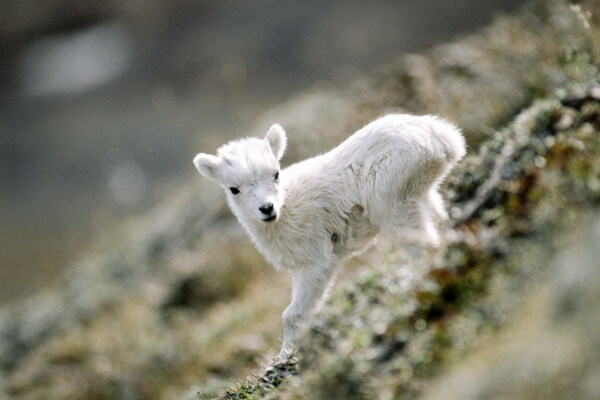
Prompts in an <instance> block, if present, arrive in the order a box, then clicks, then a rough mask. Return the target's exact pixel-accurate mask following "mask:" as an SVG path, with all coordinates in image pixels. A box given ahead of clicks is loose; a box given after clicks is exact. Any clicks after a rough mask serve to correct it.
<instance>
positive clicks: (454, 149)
mask: <svg viewBox="0 0 600 400" xmlns="http://www.w3.org/2000/svg"><path fill="white" fill-rule="evenodd" d="M431 118H432V121H431V130H432V132H433V133H434V135H435V136H436V137H437V138H438V140H439V141H440V143H441V144H442V146H443V147H444V150H445V154H446V160H447V161H448V162H449V163H450V164H452V165H454V164H456V163H457V162H458V161H459V160H460V159H461V158H463V157H464V156H465V154H466V153H467V149H466V143H465V138H464V137H463V135H462V133H461V131H460V129H458V127H457V126H456V125H454V124H452V123H450V122H448V121H446V120H444V119H441V118H439V117H435V116H431Z"/></svg>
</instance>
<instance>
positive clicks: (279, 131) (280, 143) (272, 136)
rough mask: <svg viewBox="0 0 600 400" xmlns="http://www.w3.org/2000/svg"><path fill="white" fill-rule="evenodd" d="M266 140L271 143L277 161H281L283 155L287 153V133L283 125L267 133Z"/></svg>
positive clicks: (276, 126)
mask: <svg viewBox="0 0 600 400" xmlns="http://www.w3.org/2000/svg"><path fill="white" fill-rule="evenodd" d="M265 140H266V141H267V142H268V143H269V146H271V150H273V154H274V155H275V158H277V161H279V160H281V157H283V153H285V147H286V146H287V138H286V137H285V131H284V130H283V128H282V127H281V125H279V124H275V125H273V126H272V127H271V129H269V131H268V132H267V135H266V136H265Z"/></svg>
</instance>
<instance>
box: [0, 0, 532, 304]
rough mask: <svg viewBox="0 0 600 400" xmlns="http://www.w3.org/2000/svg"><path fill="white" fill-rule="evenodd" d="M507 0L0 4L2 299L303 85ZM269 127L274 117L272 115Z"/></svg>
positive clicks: (43, 276)
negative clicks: (200, 155)
mask: <svg viewBox="0 0 600 400" xmlns="http://www.w3.org/2000/svg"><path fill="white" fill-rule="evenodd" d="M520 3H521V1H518V0H446V1H434V0H425V1H424V0H399V1H392V0H376V1H370V2H363V1H359V0H344V1H335V2H317V1H305V2H300V1H293V0H263V1H252V2H248V1H246V2H240V1H231V0H227V1H223V0H221V1H217V0H196V1H192V0H169V1H167V0H134V1H128V2H122V1H116V0H108V1H104V2H97V1H88V0H19V1H4V2H2V4H1V5H0V304H5V303H7V302H9V301H12V300H15V299H18V298H22V297H24V296H26V295H28V294H31V293H33V292H35V291H37V290H39V289H40V288H41V287H43V286H44V285H45V284H47V283H48V282H52V280H53V279H55V278H56V277H57V276H58V275H59V274H60V272H61V271H62V270H64V269H65V267H67V266H68V265H69V264H70V263H71V262H72V261H73V260H74V259H76V258H77V257H79V256H80V255H81V254H82V252H85V251H86V249H88V248H89V246H90V243H91V242H92V241H93V239H94V238H97V237H98V236H101V235H106V234H110V232H111V230H112V229H115V226H117V225H118V224H120V223H121V222H122V221H123V220H124V219H126V218H129V217H131V216H135V215H139V214H140V213H142V212H144V210H147V209H148V208H149V207H152V205H153V204H155V203H156V202H157V201H160V199H161V198H164V197H165V196H167V195H168V194H169V192H170V191H171V190H173V188H176V187H177V186H179V185H184V184H187V183H188V182H189V179H190V178H191V177H192V176H193V175H194V174H196V172H195V170H194V168H193V166H192V163H191V160H192V158H193V156H194V155H195V154H196V153H197V152H199V151H207V152H212V151H214V150H215V149H216V148H217V147H218V145H219V144H221V143H222V142H223V141H225V140H228V139H231V138H233V137H236V136H241V135H244V134H245V133H246V132H245V127H248V126H250V125H251V124H252V123H253V121H255V120H256V119H257V117H258V116H259V115H260V114H261V113H262V112H264V111H265V110H267V109H268V108H269V107H272V106H274V105H276V104H277V103H278V102H282V101H285V99H287V98H288V97H289V96H291V95H292V94H293V93H295V92H298V91H301V90H303V89H306V88H309V87H310V86H313V85H332V86H338V87H339V86H343V85H348V84H349V83H351V82H352V81H353V80H355V79H356V78H358V77H360V76H361V74H363V73H366V72H372V71H373V70H374V69H375V68H376V67H377V66H379V65H381V64H382V63H385V62H386V61H389V60H392V59H394V58H395V57H397V56H398V55H400V54H402V53H406V52H411V51H417V50H422V49H424V48H426V47H429V46H432V45H434V44H436V43H439V42H445V41H449V40H451V39H452V38H454V37H457V35H461V34H465V33H467V32H469V31H471V30H473V29H475V28H477V27H479V26H483V25H485V24H486V23H487V22H489V21H490V20H491V19H492V17H493V16H494V15H495V14H496V13H499V12H509V11H511V10H513V9H514V8H515V7H517V6H518V5H519V4H520ZM273 122H276V121H273Z"/></svg>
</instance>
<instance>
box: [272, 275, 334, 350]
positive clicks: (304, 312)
mask: <svg viewBox="0 0 600 400" xmlns="http://www.w3.org/2000/svg"><path fill="white" fill-rule="evenodd" d="M330 279H331V269H330V268H328V269H323V270H318V271H313V270H306V269H302V270H296V271H292V302H291V303H290V305H289V306H288V307H287V308H286V309H285V311H284V312H283V344H282V346H281V351H280V353H279V355H280V356H281V355H282V354H283V353H285V352H286V351H287V350H290V347H291V345H292V344H296V341H297V339H298V338H299V337H300V334H301V333H302V329H303V324H304V322H305V321H306V318H307V317H308V314H309V313H310V312H311V310H312V309H313V308H314V307H315V305H316V304H317V302H318V301H319V300H320V299H321V297H322V296H323V293H324V292H325V289H326V288H327V285H328V284H329V281H330Z"/></svg>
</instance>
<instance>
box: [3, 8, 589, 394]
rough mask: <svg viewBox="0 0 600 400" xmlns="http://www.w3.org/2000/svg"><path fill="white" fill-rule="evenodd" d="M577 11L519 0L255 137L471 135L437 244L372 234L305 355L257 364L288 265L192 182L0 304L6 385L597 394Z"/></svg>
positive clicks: (307, 104) (301, 98)
mask: <svg viewBox="0 0 600 400" xmlns="http://www.w3.org/2000/svg"><path fill="white" fill-rule="evenodd" d="M582 6H583V8H584V9H587V10H597V9H600V7H599V6H600V3H599V2H598V1H588V2H584V3H582ZM596 18H597V16H596ZM589 22H591V27H589V28H588V27H587V26H586V25H585V24H584V23H583V22H582V20H581V18H580V16H579V17H578V15H577V14H576V13H575V12H573V11H572V10H571V9H570V8H569V6H568V5H567V4H566V3H564V2H562V1H545V2H542V1H539V2H533V3H530V4H528V5H527V6H526V7H525V8H524V9H523V10H522V11H521V13H520V14H519V15H518V16H515V17H504V18H499V19H498V20H496V21H495V22H494V23H493V24H492V25H491V26H490V27H488V28H486V29H484V30H483V31H481V32H478V33H477V34H475V35H473V36H470V37H466V38H464V39H462V40H460V41H458V42H455V43H450V44H447V45H443V46H440V47H437V48H435V49H432V50H430V51H428V52H426V53H423V54H415V55H410V56H406V57H402V58H400V59H399V60H398V61H397V62H396V63H393V64H392V65H387V66H385V67H383V68H381V69H380V70H379V71H378V72H377V73H376V74H375V75H374V76H371V77H367V78H365V79H364V80H362V81H360V82H356V83H355V84H354V85H352V86H351V87H349V88H347V89H344V90H340V89H332V88H323V87H320V88H314V89H313V90H311V91H309V92H306V93H303V94H299V95H298V96H296V97H295V98H293V99H291V100H290V101H289V102H288V103H286V104H284V105H282V106H280V107H278V108H276V109H274V110H271V111H269V112H267V113H266V114H265V115H264V117H263V119H262V120H261V121H258V122H257V124H256V128H255V129H254V131H253V132H251V133H255V134H257V135H262V134H263V132H264V131H265V129H266V127H267V126H268V125H269V124H270V123H272V122H274V121H279V122H281V123H282V125H283V126H285V127H286V129H287V131H288V135H289V138H290V143H289V144H288V146H289V149H290V152H289V153H288V155H286V158H285V160H284V161H285V162H287V163H289V162H293V161H294V160H298V159H301V158H303V157H306V156H308V155H311V154H314V153H315V152H318V151H322V150H325V149H327V148H330V147H332V146H333V145H335V144H337V143H338V142H339V141H340V140H342V139H343V137H345V136H346V135H348V134H349V133H351V132H352V131H353V130H355V129H356V128H358V127H360V126H361V125H363V124H364V123H365V122H367V121H369V120H371V119H373V118H375V117H376V116H377V115H380V114H383V113H385V112H389V111H392V110H405V111H408V112H414V113H435V114H440V115H442V116H445V117H447V118H449V119H451V120H453V121H454V122H456V123H457V124H458V125H459V126H461V127H463V128H464V130H465V133H466V135H467V138H468V141H469V144H470V156H468V157H467V159H465V161H464V162H463V163H461V165H460V167H459V168H457V169H456V170H455V172H454V173H453V175H452V176H451V177H450V178H449V179H448V182H447V184H446V188H445V193H446V198H447V200H448V203H449V205H450V211H451V216H452V220H451V222H450V223H449V224H448V226H446V227H445V230H444V231H445V232H446V233H445V237H446V241H445V245H444V246H442V248H440V249H439V250H437V251H434V252H431V254H429V255H428V256H427V257H425V258H423V259H419V260H409V259H406V258H405V257H404V256H403V255H402V254H400V253H399V252H398V251H397V250H395V249H393V248H392V247H390V246H389V245H388V244H387V243H385V242H381V243H380V244H379V245H378V246H377V247H376V248H374V249H373V251H370V252H369V253H367V254H365V255H363V256H361V257H359V258H356V259H353V260H350V262H349V263H348V264H349V265H347V268H346V269H347V272H346V273H345V274H342V275H341V276H340V279H339V283H338V284H337V285H336V287H335V288H334V289H333V290H332V293H331V294H330V297H329V299H328V301H327V302H326V303H325V305H324V307H323V309H322V310H321V311H320V312H319V313H318V314H317V315H315V317H314V321H313V323H312V325H311V329H310V332H309V334H307V335H306V338H305V340H304V342H303V343H302V344H301V345H300V347H299V351H298V357H296V356H295V355H290V356H289V357H288V358H286V359H284V360H278V361H277V362H270V361H269V359H270V358H271V354H273V352H272V351H271V350H270V349H277V348H278V346H279V342H278V340H279V337H280V335H281V326H280V320H279V315H280V312H281V311H282V310H283V309H284V307H285V305H286V303H287V301H288V297H289V294H288V290H289V288H288V287H289V282H288V280H287V277H286V275H285V274H279V273H274V272H273V271H272V269H270V267H268V266H266V265H264V262H263V260H262V259H261V257H260V256H259V255H258V254H257V253H256V251H255V250H254V249H253V248H252V246H251V244H250V243H249V240H248V239H247V238H246V237H245V236H244V235H243V233H242V232H241V229H240V228H239V227H238V226H237V223H236V222H235V221H233V220H232V218H231V216H230V214H229V212H228V210H227V209H226V206H225V204H224V199H223V198H222V195H221V193H220V192H219V189H218V188H215V187H214V185H207V184H206V182H202V181H200V180H199V179H198V181H197V182H193V183H192V182H190V183H189V184H188V185H186V187H185V188H182V190H181V192H180V193H178V194H177V195H176V196H174V198H173V199H170V200H168V201H166V202H165V204H163V205H162V206H161V207H159V208H157V209H156V210H155V211H154V212H153V213H151V214H150V215H148V216H147V217H145V218H143V219H141V220H138V221H136V222H134V223H131V224H130V225H129V226H128V227H127V228H126V229H123V230H120V231H119V232H118V233H115V235H114V237H111V238H107V240H106V243H104V244H103V245H102V246H99V248H100V249H102V251H101V250H98V252H97V254H95V255H90V256H89V257H87V258H86V259H84V260H82V261H81V262H80V263H79V264H78V265H76V266H74V267H73V268H72V270H71V271H70V272H69V273H68V274H66V275H65V276H64V278H63V280H62V282H61V283H60V284H59V285H58V286H57V287H56V288H55V289H53V290H51V291H48V292H45V293H42V294H39V295H37V296H35V297H32V298H30V299H28V300H26V301H25V302H22V303H20V304H17V305H13V306H11V307H8V308H5V309H3V310H1V311H0V393H1V397H5V398H8V399H12V398H14V399H21V398H23V399H38V398H40V399H41V398H43V399H61V398H69V399H77V398H81V399H108V398H111V399H112V398H123V399H166V398H212V397H216V396H218V394H219V393H224V390H225V389H226V388H227V387H228V386H231V385H233V384H234V379H240V380H238V381H237V382H238V383H237V384H235V387H234V388H231V389H229V390H228V391H227V393H226V394H223V395H222V396H223V397H225V398H263V397H265V398H290V399H296V398H298V399H300V398H303V399H304V398H380V399H391V398H432V399H435V398H440V396H441V395H440V393H443V397H444V398H507V397H510V398H523V399H526V398H540V397H544V398H552V399H562V398H565V399H566V398H573V397H577V398H583V399H587V398H589V399H592V398H595V397H594V396H596V395H597V393H598V392H599V391H600V389H599V388H598V384H597V383H596V380H595V379H594V377H595V376H597V374H598V370H599V368H600V354H598V346H597V342H598V340H600V331H599V330H598V326H600V324H598V322H599V321H598V315H597V312H595V311H594V310H597V309H598V306H599V305H598V299H599V298H600V296H598V289H597V288H598V287H600V286H599V285H598V283H599V282H598V281H599V280H600V273H599V272H598V271H599V270H598V269H597V266H596V265H597V261H596V262H595V260H597V259H598V257H597V256H598V249H597V246H596V243H598V240H599V239H600V231H599V229H600V210H599V204H600V181H599V179H598V176H600V135H599V132H600V86H599V84H598V69H597V66H598V63H599V62H600V60H598V59H594V57H595V55H594V51H593V50H591V48H592V46H595V45H597V42H596V43H595V44H594V40H596V39H595V38H596V37H599V36H598V35H599V33H598V29H597V27H598V26H599V25H600V24H599V22H598V20H597V19H593V18H592V19H591V20H590V21H589ZM190 165H191V164H190ZM298 359H299V360H298ZM261 364H262V365H266V366H265V367H262V368H263V369H262V372H256V374H257V375H254V377H253V378H248V379H245V380H244V379H243V378H244V377H245V376H246V375H247V374H248V372H250V371H252V370H253V369H254V371H260V369H258V368H260V365H261Z"/></svg>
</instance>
